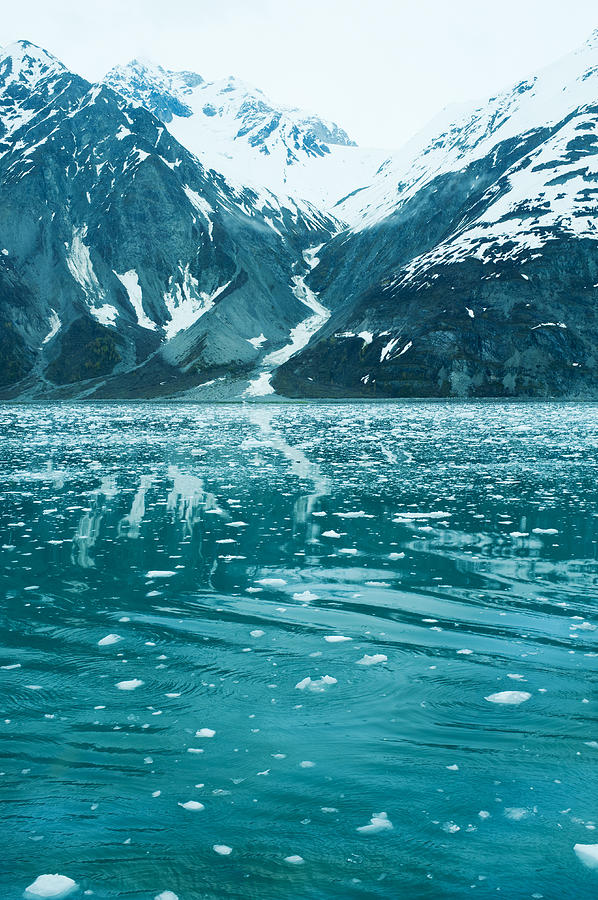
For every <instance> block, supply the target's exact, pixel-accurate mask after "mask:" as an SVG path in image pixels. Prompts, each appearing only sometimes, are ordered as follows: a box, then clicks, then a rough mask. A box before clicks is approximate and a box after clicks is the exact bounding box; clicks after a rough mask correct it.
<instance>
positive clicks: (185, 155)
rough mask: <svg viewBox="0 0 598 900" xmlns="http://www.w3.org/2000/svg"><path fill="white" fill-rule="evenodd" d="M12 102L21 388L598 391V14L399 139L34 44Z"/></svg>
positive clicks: (13, 357) (114, 392) (3, 169)
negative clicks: (512, 76)
mask: <svg viewBox="0 0 598 900" xmlns="http://www.w3.org/2000/svg"><path fill="white" fill-rule="evenodd" d="M117 88H118V90H117ZM262 98H263V99H262ZM0 102H1V106H0V183H1V184H2V186H3V192H2V196H1V197H0V245H1V248H0V249H2V250H3V252H2V254H0V361H2V362H3V364H4V371H5V375H4V376H3V377H4V382H5V383H4V387H3V388H2V386H1V385H0V388H1V389H2V390H3V391H4V393H5V395H11V396H67V395H68V396H75V395H78V394H79V393H81V392H82V391H83V392H84V393H86V394H90V395H91V396H97V397H101V396H128V395H131V396H143V395H144V394H152V395H156V396H159V395H163V396H170V395H172V394H173V393H174V394H175V395H177V396H186V397H189V398H191V399H201V398H205V399H214V398H215V399H218V398H220V397H231V398H238V397H244V398H245V399H259V398H260V397H265V398H267V397H273V396H275V393H274V392H275V391H276V392H278V393H279V394H282V395H287V396H298V397H309V396H363V397H373V396H406V397H411V396H446V397H449V396H457V397H463V396H474V397H475V396H541V397H545V396H569V395H574V396H581V395H584V396H595V394H596V392H597V391H598V313H597V312H596V299H597V296H598V295H597V294H596V290H597V289H598V260H597V258H596V249H597V247H598V245H597V243H596V241H597V239H598V188H597V187H596V183H598V139H597V138H596V133H598V31H597V32H595V33H594V34H593V35H592V36H591V38H590V40H589V41H588V42H586V44H585V45H584V46H583V47H582V48H580V49H579V50H577V51H575V52H574V53H573V54H570V55H569V56H567V57H565V58H564V59H563V60H561V61H559V62H557V63H555V64H553V65H552V66H550V67H547V68H546V69H544V70H542V71H541V72H539V73H537V74H536V75H533V76H530V78H529V79H526V80H524V81H521V82H519V83H518V84H516V85H515V86H513V87H511V88H509V89H507V90H505V91H502V92H500V93H499V94H497V95H496V96H495V97H493V98H490V100H489V101H488V102H486V103H484V104H480V103H473V104H471V105H469V107H468V108H467V109H464V110H462V112H461V116H460V118H458V120H457V121H451V116H450V113H449V112H448V111H445V112H444V113H443V114H442V117H441V118H440V120H436V122H435V123H432V124H431V126H430V127H429V128H428V129H427V130H425V131H424V132H422V133H421V134H420V135H418V136H416V137H415V138H414V139H412V141H411V142H409V143H408V144H407V145H406V146H405V147H404V148H403V149H402V150H401V151H399V152H398V153H396V154H390V155H389V154H387V153H386V154H380V153H377V152H373V151H362V150H360V149H359V148H357V147H355V146H353V145H352V143H351V141H350V138H349V137H348V135H346V133H345V132H344V131H342V129H339V128H338V126H333V125H330V124H328V123H324V122H323V121H322V120H319V119H317V117H309V116H305V115H304V114H303V113H301V112H300V111H299V112H298V111H295V110H289V109H286V108H281V109H277V108H275V107H273V106H272V104H270V103H269V101H267V99H266V98H265V97H264V95H263V94H261V92H260V91H259V90H258V89H254V88H251V87H250V86H247V85H245V84H243V83H242V82H240V81H238V80H236V79H233V78H230V79H224V80H223V81H221V82H218V83H214V82H207V81H205V80H204V79H203V77H202V76H201V75H198V74H196V73H193V72H188V71H187V72H169V71H167V70H165V69H162V68H161V67H159V66H155V65H152V66H149V65H148V64H147V63H145V62H143V61H139V60H137V61H134V62H133V63H131V64H128V66H124V67H117V68H116V69H114V70H112V72H111V73H109V75H108V76H107V78H106V81H105V83H103V84H102V83H101V84H97V85H91V84H90V83H89V82H86V81H85V80H84V79H81V78H80V76H77V75H75V74H74V73H70V72H69V71H68V69H66V68H65V67H64V66H63V65H62V64H61V63H60V62H59V61H58V60H56V59H55V57H52V56H51V54H48V53H47V52H46V51H44V50H42V49H41V48H36V47H35V45H32V44H30V43H29V42H17V44H14V45H11V47H9V48H5V49H4V50H3V51H0ZM205 107H209V109H208V112H207V113H206V112H205V109H204V108H205ZM291 112H292V113H293V115H290V113H291ZM318 123H319V124H318ZM186 128H187V130H185V129H186ZM210 134H211V138H210V139H209V140H208V139H207V138H206V137H205V136H206V135H210ZM202 141H203V144H202ZM210 141H211V143H210ZM334 141H338V142H339V143H334ZM200 144H201V146H200ZM227 160H228V162H227ZM220 163H222V166H221V169H222V171H220V170H219V168H218V166H219V165H220ZM328 174H330V177H328ZM48 179H49V180H48ZM347 188H350V190H347ZM290 192H291V193H290ZM343 192H344V193H343ZM310 197H311V199H310ZM156 200H157V202H156ZM49 206H52V209H51V210H50V209H49ZM40 223H41V224H40ZM59 306H60V308H58V307H59ZM76 323H78V324H76ZM81 347H83V348H84V351H85V352H84V353H83V357H84V358H83V359H80V357H81ZM86 354H87V355H86ZM94 354H95V355H94ZM98 355H99V356H100V357H102V358H101V360H100V362H99V363H98V359H97V357H98ZM57 360H61V362H57ZM90 366H91V367H92V368H91V369H90ZM93 366H96V368H95V369H94V368H93ZM90 373H91V374H94V375H96V377H95V378H89V377H86V376H87V375H89V374H90ZM56 379H58V381H57V380H56ZM60 379H62V381H61V380H60Z"/></svg>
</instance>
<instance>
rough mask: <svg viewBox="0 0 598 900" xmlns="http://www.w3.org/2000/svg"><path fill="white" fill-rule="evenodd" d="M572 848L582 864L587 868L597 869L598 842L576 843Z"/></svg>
mask: <svg viewBox="0 0 598 900" xmlns="http://www.w3.org/2000/svg"><path fill="white" fill-rule="evenodd" d="M573 850H574V851H575V855H576V856H577V858H578V860H579V861H580V862H582V863H583V864H584V866H587V867H588V869H598V844H576V845H575V846H574V848H573Z"/></svg>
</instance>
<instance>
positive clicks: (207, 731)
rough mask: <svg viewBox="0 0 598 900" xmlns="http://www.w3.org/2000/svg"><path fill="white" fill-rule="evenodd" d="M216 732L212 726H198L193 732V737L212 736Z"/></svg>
mask: <svg viewBox="0 0 598 900" xmlns="http://www.w3.org/2000/svg"><path fill="white" fill-rule="evenodd" d="M215 734H216V732H215V731H214V729H213V728H200V729H199V731H196V732H195V737H203V738H213V737H214V735H215Z"/></svg>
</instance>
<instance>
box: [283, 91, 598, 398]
mask: <svg viewBox="0 0 598 900" xmlns="http://www.w3.org/2000/svg"><path fill="white" fill-rule="evenodd" d="M597 124H598V115H597V110H596V109H595V108H593V107H590V108H588V107H586V108H584V109H583V110H581V111H579V112H578V113H576V114H575V115H572V116H568V117H566V119H565V120H563V121H562V122H560V123H558V125H557V126H555V127H552V128H544V129H537V130H535V131H533V132H530V133H529V134H526V135H523V136H518V137H517V138H514V139H511V140H509V141H506V142H503V143H502V144H499V145H497V146H495V147H493V148H492V152H491V153H490V154H489V155H487V156H484V157H482V158H480V159H476V160H475V161H474V162H472V163H471V164H470V165H468V166H466V167H465V168H464V169H462V170H460V171H455V172H451V173H447V174H443V175H441V176H439V177H438V178H435V179H433V180H432V181H430V182H429V183H428V184H426V185H425V186H423V187H422V188H421V189H420V190H418V191H416V192H415V193H414V194H413V195H412V196H410V197H409V198H408V199H406V200H404V201H403V202H401V201H400V199H399V200H398V201H397V210H396V212H393V213H391V214H390V215H387V216H385V217H384V218H383V219H382V220H381V221H380V222H379V223H377V224H375V225H373V226H372V227H371V228H368V229H364V230H361V231H357V232H348V233H345V234H343V235H340V236H339V237H337V238H334V239H333V240H332V241H330V242H329V244H328V245H327V246H326V248H324V249H323V250H322V251H321V254H320V255H321V263H320V265H319V266H318V268H317V269H316V270H315V271H314V273H313V275H312V277H311V280H310V284H311V287H312V288H313V289H314V290H316V291H319V292H320V297H321V300H322V302H323V303H324V304H325V305H327V306H329V307H331V308H332V309H333V310H334V314H333V316H332V317H331V319H330V320H329V322H328V323H327V325H326V326H325V327H324V328H323V329H322V331H321V332H320V334H319V335H318V336H316V338H315V339H314V340H313V341H312V342H311V343H310V345H309V346H308V347H307V348H305V350H304V351H303V352H302V353H300V354H298V355H297V356H295V357H293V358H292V359H290V360H289V361H288V362H287V363H285V365H283V366H282V367H281V368H280V369H279V371H278V372H277V374H276V376H275V378H274V380H273V384H274V386H275V388H276V390H278V391H279V392H280V393H283V394H287V395H290V396H315V397H323V396H335V397H338V396H345V395H350V396H366V397H367V396H382V397H384V396H386V397H470V396H471V397H513V396H520V397H551V396H555V397H563V396H565V397H566V396H571V397H586V398H590V397H595V396H596V394H597V393H598V304H597V303H596V299H597V296H598V294H597V290H598V244H597V243H596V237H597V236H598V234H595V233H594V232H595V229H596V223H597V222H598V218H597V213H598V205H597V202H596V201H597V199H598V193H597V192H596V189H595V187H594V186H593V183H592V180H591V179H589V178H588V177H587V169H588V167H587V165H586V167H584V168H583V170H580V168H579V154H580V153H581V154H582V155H583V159H585V161H586V163H587V162H588V159H589V158H592V157H593V158H594V160H596V147H595V141H594V135H593V132H592V133H590V134H588V133H587V131H588V129H589V128H592V129H594V128H595V127H596V125H597ZM580 131H581V132H582V134H581V137H582V138H583V140H580V137H579V132H580ZM563 132H565V133H573V135H574V137H573V139H571V140H567V141H566V144H565V148H566V152H565V154H559V155H558V156H557V155H556V154H555V155H554V156H553V155H552V150H551V145H552V144H553V143H555V142H556V141H557V140H561V138H562V135H563ZM583 132H586V133H585V134H584V133H583ZM561 143H563V142H562V140H561ZM546 157H548V158H547V159H546V161H545V162H544V159H545V158H546ZM590 168H591V167H590ZM544 173H546V176H545V175H544ZM537 174H539V176H540V177H541V178H542V179H543V178H544V177H546V185H544V183H543V184H542V189H541V190H540V191H539V193H538V196H534V195H533V194H532V193H531V192H530V194H529V195H527V194H524V195H522V196H521V197H520V198H519V197H517V198H516V202H515V203H513V201H512V199H511V197H512V194H513V192H514V186H515V187H516V186H517V184H518V182H517V179H518V178H528V179H531V178H533V177H535V176H536V177H537ZM572 184H575V189H574V190H573V192H571V190H570V185H572ZM545 187H546V190H545ZM561 188H562V191H561ZM580 188H581V189H580ZM400 190H401V186H399V188H398V191H399V193H400ZM550 190H551V191H552V195H549V191H550ZM567 191H569V193H566V192H567ZM555 192H556V196H555ZM561 201H562V202H563V203H564V205H565V207H566V209H567V216H566V218H565V217H561V216H559V215H555V212H554V207H555V206H556V205H557V204H558V203H560V202H561ZM508 204H511V208H509V206H508ZM497 208H498V209H505V210H506V212H505V214H504V215H502V216H498V215H497V213H496V212H495V211H496V209H497ZM359 335H362V336H361V337H359Z"/></svg>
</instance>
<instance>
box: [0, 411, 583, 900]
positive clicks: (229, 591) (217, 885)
mask: <svg viewBox="0 0 598 900" xmlns="http://www.w3.org/2000/svg"><path fill="white" fill-rule="evenodd" d="M0 501H1V502H0V544H1V550H0V579H1V581H0V585H1V593H2V607H1V609H2V622H1V631H0V824H1V831H0V834H1V840H2V849H1V851H0V861H1V862H2V865H0V898H2V900H16V898H20V897H22V896H23V892H24V891H25V889H26V888H27V886H28V885H30V884H32V883H33V882H34V881H35V879H36V878H37V877H38V876H39V875H42V874H55V873H58V874H61V875H63V876H66V877H68V878H71V879H73V880H74V881H75V882H76V883H77V885H78V888H77V890H76V891H75V892H74V893H73V895H72V896H74V897H83V896H86V895H87V896H92V897H94V898H99V900H101V898H127V900H129V898H132V900H153V898H154V897H157V896H159V895H160V894H162V893H164V892H172V893H173V894H175V895H176V896H177V897H178V898H179V900H198V898H210V900H211V898H256V900H258V898H259V900H284V898H302V900H303V898H310V900H311V898H314V900H315V898H393V900H394V898H407V900H419V898H422V900H428V898H430V900H436V898H459V900H461V898H464V897H468V896H472V897H477V898H489V897H503V898H505V900H507V898H508V900H518V898H536V900H537V898H546V900H561V898H568V900H582V898H583V900H590V898H595V897H596V896H598V869H592V868H591V867H590V866H589V865H588V862H590V863H591V861H592V860H591V855H590V857H588V856H587V854H586V857H585V860H584V859H582V858H581V856H580V853H579V852H578V853H576V852H575V850H574V847H575V846H576V845H579V844H581V845H593V844H594V845H595V844H598V829H597V827H596V826H597V824H598V720H597V716H596V694H595V685H596V673H597V662H598V656H597V652H598V629H597V624H598V614H597V612H598V610H597V606H598V563H597V547H598V544H597V541H598V406H596V405H575V404H552V405H548V404H547V405H542V404H498V403H488V404H484V403H479V404H478V403H464V404H455V403H450V404H443V403H430V404H428V403H417V404H407V403H405V404H403V403H389V404H380V405H367V404H350V403H342V404H306V405H282V406H261V407H251V406H245V407H243V406H239V405H237V406H191V405H189V406H187V405H171V406H168V405H158V406H151V405H127V404H120V405H119V404H115V405H105V406H100V405H72V406H69V405H64V406H56V407H50V408H47V407H41V406H39V407H37V406H30V407H17V406H3V407H0ZM489 698H490V699H489ZM505 701H510V702H505ZM165 900H172V897H170V895H169V894H168V893H166V894H165Z"/></svg>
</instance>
